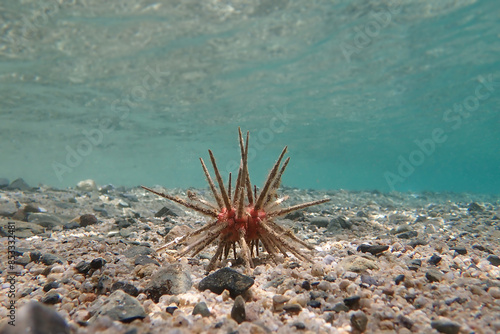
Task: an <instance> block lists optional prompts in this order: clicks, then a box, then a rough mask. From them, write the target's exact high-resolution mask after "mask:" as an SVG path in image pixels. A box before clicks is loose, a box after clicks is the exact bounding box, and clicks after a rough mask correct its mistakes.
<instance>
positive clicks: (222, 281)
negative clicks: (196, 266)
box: [198, 267, 254, 298]
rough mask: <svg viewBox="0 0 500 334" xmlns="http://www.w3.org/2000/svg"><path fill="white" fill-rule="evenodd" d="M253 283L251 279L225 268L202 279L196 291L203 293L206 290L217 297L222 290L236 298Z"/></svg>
mask: <svg viewBox="0 0 500 334" xmlns="http://www.w3.org/2000/svg"><path fill="white" fill-rule="evenodd" d="M253 283H254V280H253V278H251V277H249V276H246V275H242V274H240V273H238V272H237V271H236V270H234V269H231V268H228V267H225V268H222V269H219V270H217V271H216V272H214V273H213V274H210V275H208V276H207V277H205V278H204V279H202V280H201V281H200V283H199V284H198V290H200V291H205V290H207V289H208V290H210V291H212V292H213V293H216V294H218V295H220V294H221V293H222V292H223V291H224V290H228V291H229V293H230V295H231V298H236V296H239V295H241V294H242V293H244V292H245V291H247V290H248V289H249V288H250V287H251V286H252V285H253Z"/></svg>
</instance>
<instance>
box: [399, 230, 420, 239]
mask: <svg viewBox="0 0 500 334" xmlns="http://www.w3.org/2000/svg"><path fill="white" fill-rule="evenodd" d="M396 236H397V237H398V238H400V239H413V238H416V237H417V236H418V232H417V231H413V230H412V231H408V232H403V233H400V234H398V235H396Z"/></svg>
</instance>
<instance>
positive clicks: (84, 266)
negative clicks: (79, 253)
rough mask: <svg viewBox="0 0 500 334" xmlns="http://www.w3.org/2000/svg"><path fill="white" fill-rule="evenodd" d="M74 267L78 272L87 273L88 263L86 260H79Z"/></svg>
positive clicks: (88, 269)
mask: <svg viewBox="0 0 500 334" xmlns="http://www.w3.org/2000/svg"><path fill="white" fill-rule="evenodd" d="M75 269H76V270H77V271H78V272H79V273H80V274H87V273H88V272H89V271H90V263H88V262H87V261H81V262H79V263H78V264H77V265H76V266H75Z"/></svg>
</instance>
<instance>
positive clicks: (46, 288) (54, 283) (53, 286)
mask: <svg viewBox="0 0 500 334" xmlns="http://www.w3.org/2000/svg"><path fill="white" fill-rule="evenodd" d="M59 286H60V284H59V282H57V281H52V282H50V283H47V284H45V285H44V286H43V291H45V292H49V291H50V290H52V289H57V288H58V287H59Z"/></svg>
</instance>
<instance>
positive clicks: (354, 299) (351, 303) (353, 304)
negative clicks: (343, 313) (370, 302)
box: [344, 296, 361, 310]
mask: <svg viewBox="0 0 500 334" xmlns="http://www.w3.org/2000/svg"><path fill="white" fill-rule="evenodd" d="M360 300H361V297H360V296H351V297H347V298H344V305H345V306H347V307H348V308H349V309H351V310H356V309H358V308H359V301H360Z"/></svg>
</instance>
